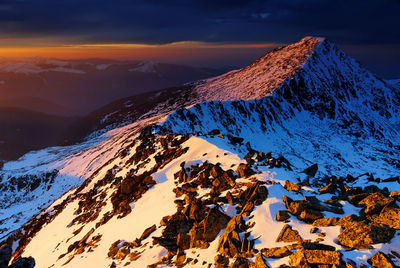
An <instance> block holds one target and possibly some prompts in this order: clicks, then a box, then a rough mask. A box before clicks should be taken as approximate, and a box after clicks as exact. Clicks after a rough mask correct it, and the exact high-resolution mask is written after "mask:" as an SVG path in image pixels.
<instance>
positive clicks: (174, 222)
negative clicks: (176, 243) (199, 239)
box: [162, 212, 191, 238]
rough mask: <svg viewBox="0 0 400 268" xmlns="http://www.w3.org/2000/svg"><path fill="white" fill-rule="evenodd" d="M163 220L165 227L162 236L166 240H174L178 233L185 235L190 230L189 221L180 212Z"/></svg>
mask: <svg viewBox="0 0 400 268" xmlns="http://www.w3.org/2000/svg"><path fill="white" fill-rule="evenodd" d="M163 220H164V219H163ZM165 220H166V222H165V224H166V226H165V228H164V230H163V231H162V234H163V236H164V237H166V238H176V236H177V235H178V233H187V232H189V230H190V228H191V224H190V221H189V219H188V218H187V217H186V216H185V215H184V214H183V213H180V212H178V213H175V214H174V215H172V216H171V217H169V218H168V219H165Z"/></svg>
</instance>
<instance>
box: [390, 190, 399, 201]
mask: <svg viewBox="0 0 400 268" xmlns="http://www.w3.org/2000/svg"><path fill="white" fill-rule="evenodd" d="M390 197H391V198H394V199H396V200H397V201H400V192H399V191H391V192H390Z"/></svg>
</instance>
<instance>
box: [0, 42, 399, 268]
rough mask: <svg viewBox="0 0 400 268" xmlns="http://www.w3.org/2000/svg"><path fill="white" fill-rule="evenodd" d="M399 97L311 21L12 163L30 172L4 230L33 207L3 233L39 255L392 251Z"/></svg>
mask: <svg viewBox="0 0 400 268" xmlns="http://www.w3.org/2000/svg"><path fill="white" fill-rule="evenodd" d="M399 98H400V95H399V91H398V88H396V87H394V86H393V84H392V83H388V82H386V81H384V80H382V79H379V78H378V77H376V76H374V75H373V74H371V73H370V72H368V71H367V70H366V69H364V68H363V67H362V66H360V64H358V63H357V62H356V61H355V60H353V59H351V58H349V57H348V56H346V55H345V54H344V52H342V51H341V50H340V49H338V48H337V47H336V46H335V45H334V44H332V43H331V42H329V41H327V40H324V39H321V38H313V37H306V38H304V39H302V40H301V41H300V42H298V43H296V44H293V45H289V46H287V47H283V48H280V49H277V50H274V51H272V52H270V53H268V54H266V55H265V56H264V57H262V58H260V59H259V60H258V61H256V62H255V63H253V64H252V65H250V66H248V67H246V68H243V69H241V70H237V71H233V72H230V73H228V74H225V75H222V76H219V77H216V78H214V79H210V80H206V81H201V82H196V83H193V84H190V85H185V86H184V87H182V88H173V89H169V90H163V91H159V92H155V93H154V94H147V95H146V96H142V97H141V99H140V101H138V103H135V102H134V99H132V100H129V101H130V102H127V101H128V100H123V102H122V103H123V105H120V106H121V107H118V109H116V110H113V107H115V106H118V103H117V104H115V105H111V106H110V107H107V108H106V109H105V110H106V111H107V113H106V114H107V118H106V120H105V121H110V120H111V121H110V123H112V121H113V120H114V123H117V124H120V123H123V122H122V121H121V120H123V118H125V119H127V118H128V119H130V120H132V121H136V122H133V123H132V124H128V125H126V126H124V127H121V128H116V129H114V130H111V131H109V132H107V133H106V134H103V135H101V136H94V137H93V138H91V139H88V140H87V142H85V143H83V144H80V145H74V146H69V147H62V148H50V149H47V150H43V151H38V152H34V153H31V154H28V155H26V156H25V157H24V158H22V159H20V160H19V161H16V162H12V163H6V164H5V166H4V168H3V170H2V171H1V172H2V177H3V180H2V182H1V183H2V184H3V185H5V186H7V187H9V186H10V185H11V184H13V181H14V180H16V181H17V183H14V184H15V185H16V187H18V181H23V180H21V179H18V178H25V177H28V176H31V175H36V177H33V179H31V180H32V183H30V184H29V185H27V186H24V185H23V186H21V187H20V188H21V189H23V192H21V191H20V190H21V189H19V190H13V191H11V192H9V194H12V195H14V196H16V197H17V198H19V200H21V201H20V202H18V203H13V202H10V201H8V200H10V197H9V196H7V197H4V198H3V197H2V198H3V200H4V201H5V204H6V207H5V208H4V209H3V210H2V211H1V213H2V215H4V216H3V217H7V216H8V218H6V219H5V220H4V221H3V222H1V224H2V227H1V228H4V230H3V235H5V234H7V233H8V232H10V231H12V230H14V229H16V228H18V227H21V225H22V224H23V223H24V222H25V221H26V220H27V219H30V220H29V221H28V222H26V223H25V224H24V225H23V226H22V227H21V228H19V229H18V230H17V231H15V232H14V233H13V234H12V235H11V236H8V238H7V239H6V240H5V242H3V244H8V245H10V246H11V247H12V250H13V259H12V260H11V261H12V262H16V261H18V259H19V258H20V257H29V256H32V257H33V258H34V259H35V262H36V264H37V267H61V266H67V267H82V266H85V265H89V266H91V267H110V266H111V267H124V266H130V267H146V266H147V265H151V266H150V267H173V266H177V267H182V266H185V265H186V266H193V267H202V266H209V265H211V266H213V265H214V266H215V267H225V266H226V265H230V264H231V265H236V266H233V267H248V266H250V265H252V264H251V263H254V262H255V263H256V264H257V267H268V266H266V265H269V266H271V267H279V266H280V265H282V264H290V265H291V266H296V267H299V265H300V264H303V266H302V267H307V265H328V267H332V266H333V265H344V264H345V263H347V264H349V265H355V263H356V264H358V265H360V264H364V265H367V264H368V263H367V261H369V263H376V262H377V261H379V262H381V263H382V262H384V261H386V262H394V263H396V264H398V265H399V264H400V255H398V254H395V253H393V252H398V251H399V250H400V236H399V235H400V233H399V229H400V220H399V219H400V209H399V208H398V206H399V205H400V203H399V196H400V195H399V192H400V184H399V183H400V180H399V178H398V177H397V176H398V170H399V165H400V164H399V156H400V155H399V146H400V137H399V131H398V129H399V125H400V122H399V110H398V107H399V104H400V99H399ZM125 113H127V114H129V117H124V114H125ZM115 120H117V121H115ZM137 120H139V121H137ZM311 164H313V165H311ZM306 168H307V169H306ZM53 171H54V172H53ZM47 173H49V174H50V175H47V176H46V174H47ZM13 176H14V177H15V178H16V179H15V178H13ZM38 177H40V178H47V177H49V179H40V180H39V181H40V182H39V183H38V182H37V181H38V179H37V178H38ZM29 178H31V177H29ZM32 185H34V189H33V190H32V192H29V189H30V188H32ZM16 189H17V188H16ZM61 189H64V191H63V190H61ZM25 193H28V198H26V199H24V198H25ZM57 195H59V196H60V198H58V199H57V197H56V196H57ZM53 201H54V203H52V204H51V205H50V206H48V207H47V205H48V204H50V203H51V202H53ZM20 204H22V205H20ZM22 207H23V208H22ZM350 215H352V216H350ZM17 217H19V222H13V219H14V218H17Z"/></svg>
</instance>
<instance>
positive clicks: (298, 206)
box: [282, 195, 307, 216]
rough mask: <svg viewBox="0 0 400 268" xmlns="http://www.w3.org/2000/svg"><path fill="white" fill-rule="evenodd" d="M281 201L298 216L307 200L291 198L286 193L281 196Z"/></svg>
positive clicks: (304, 207) (305, 205)
mask: <svg viewBox="0 0 400 268" xmlns="http://www.w3.org/2000/svg"><path fill="white" fill-rule="evenodd" d="M282 199H283V202H284V203H285V205H286V208H287V209H288V210H289V212H290V213H292V214H293V215H295V216H298V215H300V214H301V212H303V211H304V210H305V209H306V208H307V202H306V201H304V200H296V201H294V200H292V199H291V198H290V197H287V196H286V195H284V196H282Z"/></svg>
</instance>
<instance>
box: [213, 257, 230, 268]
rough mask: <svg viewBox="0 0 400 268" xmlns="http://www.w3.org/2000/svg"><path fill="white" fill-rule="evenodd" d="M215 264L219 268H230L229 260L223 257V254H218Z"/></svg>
mask: <svg viewBox="0 0 400 268" xmlns="http://www.w3.org/2000/svg"><path fill="white" fill-rule="evenodd" d="M214 262H215V265H217V267H218V268H224V267H228V264H229V258H228V257H225V256H223V255H221V254H218V255H217V256H215V258H214Z"/></svg>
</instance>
